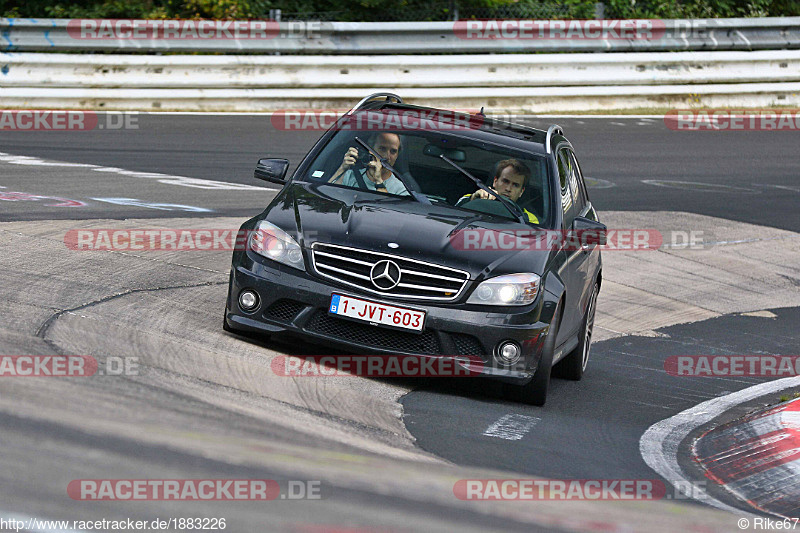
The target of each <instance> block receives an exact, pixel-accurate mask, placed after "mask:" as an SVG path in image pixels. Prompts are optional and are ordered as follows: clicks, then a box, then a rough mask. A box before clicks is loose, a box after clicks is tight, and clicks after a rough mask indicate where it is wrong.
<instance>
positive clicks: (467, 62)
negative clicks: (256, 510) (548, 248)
mask: <svg viewBox="0 0 800 533" xmlns="http://www.w3.org/2000/svg"><path fill="white" fill-rule="evenodd" d="M0 59H2V60H1V61H0V66H2V69H3V75H2V76H0V97H2V95H3V89H2V88H9V87H29V88H35V87H39V88H47V87H61V88H69V87H74V88H109V89H110V88H127V89H145V88H165V89H167V88H171V89H184V88H196V89H235V88H239V89H266V88H285V89H289V90H297V89H314V88H328V89H334V88H342V89H347V88H360V87H363V88H376V87H379V86H380V85H381V84H391V86H392V87H394V88H403V89H406V88H415V87H421V88H426V87H427V88H432V89H442V88H456V87H474V88H481V87H483V88H489V87H505V88H510V87H586V86H628V85H653V86H657V85H678V84H686V85H702V84H722V83H775V82H800V50H763V51H756V52H652V53H609V54H585V53H583V54H580V53H578V54H572V55H570V57H569V61H564V56H563V55H562V54H524V55H519V54H516V55H490V54H482V55H467V54H462V55H450V56H445V55H403V56H401V55H395V56H394V57H393V58H392V59H393V60H392V61H386V58H385V57H384V56H319V55H310V56H271V55H237V56H232V55H213V56H210V55H162V56H153V55H131V54H126V55H122V54H46V53H12V54H2V55H0Z"/></svg>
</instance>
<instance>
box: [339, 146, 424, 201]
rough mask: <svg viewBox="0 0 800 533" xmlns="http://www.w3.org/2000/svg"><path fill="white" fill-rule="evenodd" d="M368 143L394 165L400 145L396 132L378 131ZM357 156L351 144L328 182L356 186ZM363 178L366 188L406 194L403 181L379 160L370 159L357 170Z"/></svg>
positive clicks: (356, 151)
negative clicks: (355, 168) (354, 168)
mask: <svg viewBox="0 0 800 533" xmlns="http://www.w3.org/2000/svg"><path fill="white" fill-rule="evenodd" d="M369 144H370V145H371V146H372V149H373V150H375V151H376V152H377V153H378V154H379V155H380V156H381V157H383V158H384V159H386V161H387V162H388V163H389V165H391V166H394V163H395V161H397V156H398V155H400V150H401V149H402V145H401V144H400V136H399V135H397V134H396V133H385V132H383V133H378V134H377V135H375V136H374V138H373V139H371V140H370V142H369ZM357 158H358V148H356V147H354V146H351V147H350V148H349V149H348V150H347V153H346V154H344V159H343V160H342V164H341V165H340V166H339V168H338V169H337V170H336V172H334V173H333V176H331V179H329V180H328V183H341V184H342V185H346V186H348V187H358V180H357V179H356V176H355V173H354V170H353V165H355V163H356V159H357ZM358 172H360V173H361V175H362V176H363V177H364V178H365V179H364V183H365V184H366V186H367V189H369V190H371V191H378V192H388V193H391V194H408V191H407V190H406V188H405V186H404V185H403V182H402V181H400V180H399V179H398V178H397V176H395V175H394V174H392V173H391V171H390V170H389V169H388V168H384V167H383V165H381V163H380V161H377V160H375V158H374V157H372V160H371V161H370V162H369V163H367V165H366V168H363V169H360V170H358Z"/></svg>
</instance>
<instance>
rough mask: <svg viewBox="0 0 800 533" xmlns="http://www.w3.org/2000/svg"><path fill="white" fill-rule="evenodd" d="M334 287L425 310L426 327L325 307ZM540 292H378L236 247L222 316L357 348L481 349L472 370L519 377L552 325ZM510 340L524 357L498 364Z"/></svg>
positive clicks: (458, 352) (524, 376) (245, 326)
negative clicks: (514, 298)
mask: <svg viewBox="0 0 800 533" xmlns="http://www.w3.org/2000/svg"><path fill="white" fill-rule="evenodd" d="M244 289H251V290H254V291H256V292H257V293H258V296H259V305H258V307H257V308H256V309H254V310H253V311H251V312H245V311H243V310H242V309H240V308H239V304H238V295H239V293H240V292H241V291H242V290H244ZM542 292H543V291H542ZM333 293H337V294H342V295H345V296H354V297H358V298H363V299H367V300H371V301H376V302H380V303H384V304H387V305H395V306H402V307H408V308H413V309H419V310H424V311H425V312H426V314H427V315H426V319H425V328H424V329H423V331H422V332H421V333H416V332H410V331H399V330H396V329H392V328H385V327H382V326H373V325H370V324H369V323H366V322H364V323H361V322H354V321H352V320H347V319H344V318H341V317H338V316H335V315H331V314H329V313H328V308H329V305H330V301H331V295H332V294H333ZM542 299H543V296H542V294H540V296H539V298H537V301H536V302H534V303H533V304H531V305H530V306H524V307H523V306H521V307H518V308H502V309H493V308H485V307H481V306H475V305H469V306H468V305H466V304H464V303H450V302H448V303H430V302H420V301H414V300H398V299H390V298H380V297H376V295H374V294H368V293H361V292H360V291H358V290H357V289H354V288H352V287H347V286H344V285H342V286H339V285H337V284H336V282H335V281H329V280H326V279H323V278H318V277H316V276H314V275H312V274H309V273H308V272H301V271H299V270H296V269H294V268H291V267H287V266H284V265H281V264H279V263H275V262H273V261H270V260H267V259H264V258H261V257H260V256H258V255H257V254H255V253H253V252H250V251H242V252H237V253H236V254H234V261H233V269H232V271H231V281H230V290H229V292H228V301H227V306H226V311H225V320H226V322H227V324H228V325H229V326H230V327H231V328H232V329H235V330H242V331H251V332H263V333H268V334H274V333H282V332H288V333H293V334H299V335H302V336H305V337H310V338H314V339H317V340H321V341H325V342H326V343H334V344H336V345H338V346H339V347H341V348H344V349H345V350H350V351H352V352H353V353H369V354H392V355H416V356H422V357H436V358H439V357H452V358H456V360H464V358H465V356H470V358H472V357H477V358H480V360H481V361H482V364H481V365H480V366H479V367H478V368H476V367H474V366H473V367H470V370H472V371H473V372H474V371H476V370H479V371H480V372H481V373H482V374H484V375H488V376H492V377H496V378H498V379H501V380H503V381H509V382H513V383H518V384H519V383H524V382H527V381H529V380H530V379H531V378H532V377H533V374H534V373H535V371H536V368H537V366H538V364H539V360H540V358H541V352H542V346H543V344H544V338H545V336H546V334H547V332H548V327H549V324H548V323H545V322H541V321H539V317H540V316H541V314H542V313H541V308H542V304H541V301H542ZM493 310H494V312H493ZM507 340H512V341H516V342H517V344H519V346H520V347H521V348H522V357H521V358H520V360H519V362H518V363H517V364H515V365H514V366H511V367H509V366H503V365H501V364H499V363H498V362H497V360H496V359H495V357H494V352H495V349H496V347H497V346H498V344H499V343H500V342H502V341H507ZM319 355H323V354H319ZM458 358H460V359H458ZM462 366H469V365H464V364H462Z"/></svg>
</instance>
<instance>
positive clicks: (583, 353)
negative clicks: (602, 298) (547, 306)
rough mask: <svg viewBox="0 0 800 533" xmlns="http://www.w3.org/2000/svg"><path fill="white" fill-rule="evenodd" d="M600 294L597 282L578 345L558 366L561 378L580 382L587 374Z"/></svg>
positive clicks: (587, 307)
mask: <svg viewBox="0 0 800 533" xmlns="http://www.w3.org/2000/svg"><path fill="white" fill-rule="evenodd" d="M599 292H600V287H599V286H598V284H597V283H596V282H595V284H594V288H593V289H592V295H591V296H590V297H589V304H588V305H587V306H586V314H585V315H584V316H583V323H582V324H581V333H580V337H579V338H578V345H577V346H576V347H575V349H574V350H572V351H571V352H570V353H569V354H567V356H566V357H564V359H563V360H562V361H561V362H559V363H558V364H557V365H556V373H557V374H558V376H559V377H563V378H565V379H570V380H572V381H580V380H581V378H582V377H583V374H584V372H586V365H587V364H588V363H589V353H590V352H591V349H592V332H593V331H594V315H595V311H596V309H597V294H598V293H599Z"/></svg>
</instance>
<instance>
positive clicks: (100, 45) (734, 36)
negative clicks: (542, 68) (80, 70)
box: [0, 17, 800, 55]
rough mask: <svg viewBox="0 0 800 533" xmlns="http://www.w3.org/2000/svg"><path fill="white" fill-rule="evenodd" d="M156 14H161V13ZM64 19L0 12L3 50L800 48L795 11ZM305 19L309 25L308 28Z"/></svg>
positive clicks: (371, 51)
mask: <svg viewBox="0 0 800 533" xmlns="http://www.w3.org/2000/svg"><path fill="white" fill-rule="evenodd" d="M162 22H163V21H162ZM75 23H76V22H75V21H72V23H71V24H72V25H71V26H70V20H67V19H36V20H33V19H0V51H4V52H44V51H48V52H116V53H136V52H139V53H142V52H144V53H152V52H208V53H236V54H248V53H253V54H270V53H272V54H328V55H330V54H456V53H504V52H505V53H515V52H516V53H520V52H654V51H675V50H695V51H700V50H780V49H797V48H800V17H771V18H749V19H701V20H664V21H657V23H658V24H659V26H660V28H661V29H662V30H663V31H661V32H659V35H658V37H657V38H653V39H621V38H619V39H606V40H602V39H585V38H584V39H572V38H559V39H545V38H527V39H526V38H502V39H469V38H464V35H460V34H459V31H457V27H456V25H457V24H460V23H461V24H463V21H459V22H456V23H453V22H385V23H384V22H316V23H313V22H308V21H305V22H297V21H295V22H280V23H277V22H274V21H272V22H270V21H267V23H269V24H270V25H271V28H273V29H274V32H273V34H272V36H271V37H268V38H258V39H235V38H226V39H178V38H169V39H164V38H140V39H132V38H123V37H115V38H107V39H85V38H79V37H76V35H75V32H74V31H70V30H74V28H75ZM311 24H313V31H308V29H309V27H310V25H311Z"/></svg>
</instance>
